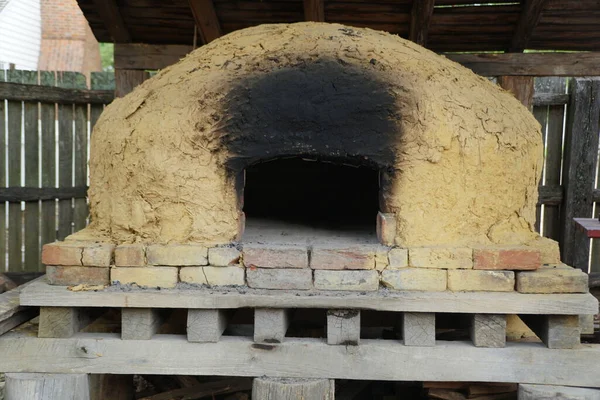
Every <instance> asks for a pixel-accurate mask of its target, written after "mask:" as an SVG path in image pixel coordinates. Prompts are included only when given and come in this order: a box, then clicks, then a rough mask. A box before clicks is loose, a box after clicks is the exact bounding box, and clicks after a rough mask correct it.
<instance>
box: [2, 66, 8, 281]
mask: <svg viewBox="0 0 600 400" xmlns="http://www.w3.org/2000/svg"><path fill="white" fill-rule="evenodd" d="M5 79H6V77H5V73H4V70H0V82H3V81H4V80H5ZM5 113H6V105H5V102H4V101H3V100H2V99H0V152H2V153H1V154H5V153H4V151H5V149H6V126H5V124H6V118H5ZM5 186H6V162H0V188H3V187H5ZM6 207H7V204H6V203H5V202H4V201H1V200H0V271H2V272H4V271H6V270H7V263H6Z"/></svg>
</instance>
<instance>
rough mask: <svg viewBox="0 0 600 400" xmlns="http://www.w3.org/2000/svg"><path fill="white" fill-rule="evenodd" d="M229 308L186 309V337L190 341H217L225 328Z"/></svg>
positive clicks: (229, 314)
mask: <svg viewBox="0 0 600 400" xmlns="http://www.w3.org/2000/svg"><path fill="white" fill-rule="evenodd" d="M230 316H231V313H230V311H229V310H188V316H187V338H188V340H189V341H190V342H200V343H207V342H218V341H219V339H220V338H221V335H222V334H223V332H224V331H225V328H227V323H228V321H229V317H230Z"/></svg>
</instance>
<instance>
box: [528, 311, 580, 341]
mask: <svg viewBox="0 0 600 400" xmlns="http://www.w3.org/2000/svg"><path fill="white" fill-rule="evenodd" d="M520 318H521V319H522V320H523V322H525V324H527V326H528V327H529V328H530V329H531V330H532V331H533V332H535V334H536V335H537V336H538V337H539V338H540V339H541V340H542V342H544V343H545V344H546V346H548V348H549V349H574V348H577V347H579V345H580V336H581V328H580V326H579V316H577V315H521V316H520Z"/></svg>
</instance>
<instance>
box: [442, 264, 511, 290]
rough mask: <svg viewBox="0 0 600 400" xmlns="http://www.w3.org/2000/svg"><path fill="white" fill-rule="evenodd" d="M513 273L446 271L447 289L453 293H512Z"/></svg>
mask: <svg viewBox="0 0 600 400" xmlns="http://www.w3.org/2000/svg"><path fill="white" fill-rule="evenodd" d="M514 288H515V273H514V272H513V271H482V270H464V269H452V270H448V289H450V290H451V291H453V292H480V291H484V292H512V291H513V290H514Z"/></svg>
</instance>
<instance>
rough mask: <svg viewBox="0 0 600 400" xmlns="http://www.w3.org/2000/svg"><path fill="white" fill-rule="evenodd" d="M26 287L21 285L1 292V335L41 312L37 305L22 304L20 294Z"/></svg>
mask: <svg viewBox="0 0 600 400" xmlns="http://www.w3.org/2000/svg"><path fill="white" fill-rule="evenodd" d="M26 285H27V284H26ZM24 287H25V286H19V287H16V288H14V289H12V290H9V291H8V292H4V293H2V294H0V336H1V335H3V334H4V333H6V332H8V331H9V330H11V329H13V328H14V327H16V326H19V325H21V324H22V323H23V322H26V321H29V320H30V319H32V318H35V317H36V316H37V315H38V314H39V310H38V309H37V308H35V307H22V306H21V304H20V302H19V295H20V294H21V290H22V289H23V288H24Z"/></svg>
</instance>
